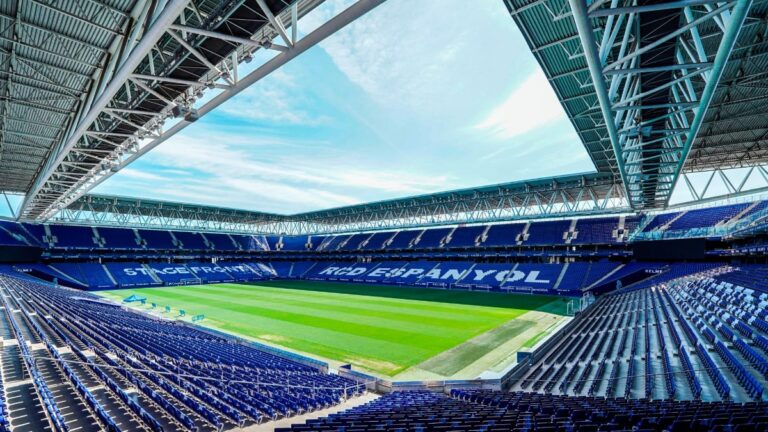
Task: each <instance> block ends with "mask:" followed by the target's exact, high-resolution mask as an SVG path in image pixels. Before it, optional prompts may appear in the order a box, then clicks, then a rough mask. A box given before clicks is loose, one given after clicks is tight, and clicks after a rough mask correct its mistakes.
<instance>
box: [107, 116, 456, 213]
mask: <svg viewBox="0 0 768 432" xmlns="http://www.w3.org/2000/svg"><path fill="white" fill-rule="evenodd" d="M212 136H215V137H216V139H215V140H212V139H209V138H205V137H212ZM263 141H265V142H262V140H261V138H259V137H251V136H248V134H247V133H245V134H243V133H240V134H227V133H222V132H221V131H218V132H214V131H211V130H206V129H205V128H202V130H201V129H197V130H195V132H194V133H182V134H181V135H179V136H177V137H174V138H173V139H171V140H169V141H167V142H165V143H163V145H161V146H158V147H157V148H156V149H154V150H153V151H152V152H151V153H150V154H149V155H147V156H146V158H145V159H144V160H143V161H142V162H147V163H148V164H150V166H145V167H144V169H141V170H140V169H137V168H135V167H132V168H126V169H124V170H122V171H121V172H120V173H118V174H116V175H115V176H114V180H113V181H110V182H106V183H105V188H106V189H117V192H118V193H121V194H126V193H127V194H130V195H137V194H138V195H143V196H147V193H149V194H150V195H151V196H148V197H152V198H160V199H167V200H175V201H188V202H206V203H210V204H213V205H220V206H228V207H238V208H252V209H255V210H263V211H267V210H269V211H276V212H283V213H292V212H295V211H307V210H316V209H319V208H329V207H338V206H344V205H350V204H358V203H361V202H365V201H370V200H371V199H378V198H380V197H381V196H382V195H383V196H386V197H399V196H404V195H414V194H422V193H427V192H432V191H437V190H441V189H444V188H446V187H450V186H452V184H451V183H450V182H449V179H448V178H447V177H446V176H432V175H428V174H419V173H412V172H403V171H388V170H385V169H381V167H379V166H378V164H377V161H375V160H364V159H362V160H361V159H360V158H356V157H354V156H349V157H337V156H338V154H336V153H335V152H333V151H328V152H326V151H325V149H316V150H315V151H313V150H312V147H313V145H312V144H313V143H311V142H304V143H302V144H303V145H302V150H301V151H298V152H289V153H286V152H284V151H283V152H280V151H279V150H280V149H283V144H287V143H290V141H287V140H286V141H283V140H281V139H279V138H268V139H265V140H263ZM294 145H295V143H294ZM271 150H274V151H275V154H272V153H270V151H271Z"/></svg>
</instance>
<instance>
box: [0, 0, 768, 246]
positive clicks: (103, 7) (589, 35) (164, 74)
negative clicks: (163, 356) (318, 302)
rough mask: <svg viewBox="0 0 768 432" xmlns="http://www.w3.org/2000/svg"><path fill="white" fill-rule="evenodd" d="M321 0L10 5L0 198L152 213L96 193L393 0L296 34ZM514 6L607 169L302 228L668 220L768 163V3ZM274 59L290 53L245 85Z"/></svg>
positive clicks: (371, 2)
mask: <svg viewBox="0 0 768 432" xmlns="http://www.w3.org/2000/svg"><path fill="white" fill-rule="evenodd" d="M322 2H323V0H296V1H288V0H237V1H231V2H221V1H218V0H167V1H160V2H140V1H129V0H110V1H96V0H81V1H78V2H52V1H49V0H29V1H24V2H21V1H13V2H2V4H1V5H0V26H1V27H0V91H2V96H0V98H1V99H2V100H1V101H0V102H2V104H0V146H1V147H0V172H2V176H0V190H2V191H5V192H18V193H23V194H25V195H26V196H25V200H24V202H23V204H22V209H21V214H20V215H19V217H20V218H21V219H26V220H35V219H36V220H46V219H48V218H50V217H52V216H53V215H55V214H56V213H57V212H59V211H60V210H62V209H66V208H67V206H71V208H70V211H69V213H67V215H65V216H63V217H62V218H60V219H65V220H66V219H68V218H69V219H71V218H72V217H71V215H72V214H73V213H75V212H76V211H78V210H77V209H78V208H80V209H81V210H82V209H83V207H82V205H84V204H87V205H89V206H93V205H94V204H95V203H98V202H101V201H99V200H100V199H111V200H112V202H113V204H112V205H111V208H112V209H118V208H121V207H125V208H129V207H132V208H134V209H135V208H142V209H147V208H148V207H147V206H149V205H150V203H152V201H146V200H131V199H126V198H115V197H110V198H105V197H98V196H97V197H93V196H91V197H90V198H83V197H84V196H86V195H85V194H86V193H87V192H88V191H89V190H90V189H92V188H93V187H94V186H96V185H98V184H99V183H100V182H102V181H103V180H104V179H106V178H108V177H109V176H111V175H112V174H113V173H114V172H117V171H119V169H121V168H123V167H125V166H127V165H128V164H130V163H131V162H133V161H134V160H136V159H138V158H139V157H141V156H142V155H143V154H145V153H146V152H148V151H150V150H151V149H152V148H154V147H155V146H157V145H159V144H160V143H162V142H163V141H164V140H166V139H168V138H169V137H170V136H172V135H174V134H175V133H177V132H178V131H180V130H182V129H183V128H184V127H185V126H186V125H188V124H191V122H193V121H194V120H195V118H196V116H197V115H205V114H206V113H207V112H209V111H211V110H213V109H215V108H216V107H217V106H218V105H220V104H221V103H223V102H224V101H226V100H227V99H229V98H230V97H232V96H233V95H235V94H237V93H238V92H240V91H242V90H243V89H245V88H247V87H248V86H249V85H251V84H253V83H254V82H256V81H258V80H259V79H261V78H262V77H264V76H266V75H267V74H269V73H270V72H272V71H274V70H276V69H277V68H279V67H280V66H282V65H283V64H285V63H286V62H288V61H290V60H291V59H292V58H295V57H296V56H297V55H299V54H301V53H302V52H304V51H306V50H307V49H309V48H311V47H312V46H314V45H315V44H317V43H318V42H320V41H321V40H323V39H324V38H325V37H327V36H329V35H331V34H333V33H334V32H336V31H338V30H339V29H340V28H342V27H344V26H345V25H347V24H348V23H350V22H352V21H354V20H355V19H357V18H359V17H360V16H362V15H363V14H365V13H367V12H368V11H370V10H371V9H373V8H375V7H376V6H377V5H379V4H381V3H382V2H383V0H358V1H357V2H356V3H354V4H353V5H352V6H351V7H350V8H348V9H347V10H344V11H342V12H340V13H339V14H338V15H336V16H334V17H332V18H331V19H329V20H328V21H327V22H325V23H323V24H321V25H320V27H318V28H317V29H316V30H313V31H311V32H309V33H307V34H306V35H303V37H301V38H299V37H298V32H297V24H298V23H299V19H300V18H301V17H303V16H304V15H306V14H307V13H308V12H309V11H311V10H313V9H314V8H315V7H316V6H317V5H319V4H320V3H322ZM505 2H506V4H507V6H508V8H509V10H510V12H511V14H512V17H513V18H514V20H515V21H516V22H517V24H518V26H519V27H520V29H521V31H522V33H523V35H524V36H525V38H526V40H527V41H528V44H529V46H530V48H531V50H532V52H533V53H534V55H535V56H536V58H537V60H538V61H539V63H540V64H541V66H542V68H543V69H544V72H545V73H546V75H547V77H548V78H549V80H550V82H551V84H552V86H553V88H554V89H555V91H556V93H557V95H558V97H559V98H560V100H561V103H562V104H563V107H564V108H565V110H566V112H567V114H568V115H569V116H570V118H571V121H572V123H573V125H574V127H575V128H576V130H577V132H578V134H579V136H580V137H581V139H582V141H583V142H584V145H585V146H586V148H587V150H588V152H589V154H590V156H591V158H592V160H593V162H594V164H595V166H596V168H597V170H598V173H596V174H585V175H575V176H565V177H558V178H552V179H540V180H532V181H528V182H515V183H510V184H505V185H494V186H487V187H481V188H473V189H466V190H462V191H452V192H444V193H438V194H432V195H425V196H419V197H409V198H403V199H399V200H390V201H383V202H376V203H369V204H363V205H356V206H349V207H343V208H337V209H330V210H321V211H315V212H309V213H304V214H302V215H300V216H301V218H300V219H301V221H302V222H301V223H302V224H304V225H303V228H302V229H304V230H307V231H322V230H329V231H330V230H334V231H336V230H343V229H349V228H350V227H357V228H375V227H384V226H395V225H398V226H399V225H408V224H428V223H453V222H472V221H481V220H491V219H507V218H516V217H534V216H535V215H539V214H543V215H550V214H553V213H552V209H554V208H557V210H556V212H560V211H561V209H565V210H562V212H561V213H559V214H566V213H568V212H571V213H578V212H582V211H585V212H593V211H595V209H599V208H600V206H601V205H602V204H598V205H597V206H595V205H594V203H596V202H598V201H599V200H604V199H605V198H606V197H609V198H610V200H611V202H612V203H613V204H614V205H616V208H625V207H626V202H627V201H626V200H625V199H628V202H629V204H630V205H631V206H632V207H633V208H634V209H636V210H640V209H655V208H663V207H666V206H667V205H668V204H669V198H670V195H671V191H672V188H673V186H674V185H675V184H676V183H677V182H678V178H679V176H680V174H681V173H687V172H695V171H705V170H713V169H721V168H728V167H742V166H754V165H758V164H763V163H765V162H768V150H766V149H765V145H766V144H767V143H768V112H766V111H768V103H766V102H767V101H768V85H766V82H768V75H767V73H766V70H768V41H766V38H768V18H767V13H768V0H757V1H755V0H731V1H727V2H719V3H718V2H715V1H710V0H679V1H667V2H657V1H650V0H648V1H641V2H639V3H636V2H630V1H629V0H616V1H612V2H607V1H606V0H597V1H595V2H589V3H586V2H581V1H579V0H505ZM583 47H588V49H587V50H584V49H583ZM267 49H268V50H272V51H275V52H277V53H278V54H277V55H276V56H275V57H274V58H272V59H271V60H269V61H267V62H266V63H265V64H263V65H260V66H259V67H257V68H256V69H255V70H253V71H252V72H250V73H249V74H248V75H247V76H239V75H240V74H239V73H238V72H239V70H238V68H239V65H240V64H241V63H242V62H243V61H248V60H249V59H250V58H252V56H253V53H254V52H255V51H256V50H267ZM208 92H211V94H212V98H210V99H206V98H203V95H204V94H207V93H208ZM193 108H197V112H195V111H194V110H193ZM166 122H167V123H168V125H166ZM617 155H618V156H617ZM126 200H127V201H126ZM523 200H527V201H523ZM579 200H581V201H580V204H579V205H573V203H574V202H576V201H579ZM622 200H625V201H622ZM619 201H622V202H623V204H616V203H617V202H619ZM129 202H132V204H130V205H129V204H126V203H129ZM154 202H155V203H159V202H158V201H154ZM72 203H75V204H72ZM184 206H185V207H184V208H189V206H188V205H184ZM192 207H194V208H197V209H206V210H205V211H203V212H204V213H207V214H213V213H215V211H214V208H212V207H206V206H192ZM536 207H538V210H536ZM91 208H93V207H91ZM605 208H608V206H605ZM208 210H210V211H208ZM115 211H116V214H121V211H120V210H115ZM216 211H218V210H216ZM243 214H250V215H251V216H254V217H255V215H260V216H259V217H265V218H267V219H268V218H270V217H274V216H277V218H278V219H280V222H279V223H283V222H284V221H286V220H289V221H291V222H292V223H293V222H296V221H297V220H299V218H298V216H299V215H292V216H278V215H269V214H267V213H258V212H244V213H243ZM457 215H462V216H457ZM286 218H289V219H286ZM334 224H335V225H337V226H332V225H334Z"/></svg>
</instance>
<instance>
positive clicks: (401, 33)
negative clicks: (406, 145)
mask: <svg viewBox="0 0 768 432" xmlns="http://www.w3.org/2000/svg"><path fill="white" fill-rule="evenodd" d="M327 3H328V5H327V6H326V5H324V6H325V9H324V10H323V12H324V13H323V14H322V15H324V18H327V17H328V16H331V15H332V14H336V13H338V12H339V11H341V10H343V9H344V8H345V7H346V6H347V4H348V3H349V2H347V1H343V0H338V1H335V2H327ZM413 6H414V5H413V4H412V3H411V2H410V1H399V2H397V1H395V2H387V3H385V4H383V5H382V6H379V7H377V8H376V9H375V10H373V11H372V12H370V13H369V14H368V15H366V16H364V17H363V18H361V19H359V20H357V21H355V22H353V23H351V24H349V25H348V26H347V27H345V28H344V29H342V30H340V31H339V32H337V33H336V34H334V35H333V36H331V37H329V38H328V39H326V40H325V41H323V42H322V43H321V44H320V46H321V47H322V48H323V49H324V50H325V51H326V52H327V53H328V55H329V56H330V57H331V59H332V60H333V62H334V64H335V65H336V67H338V69H339V70H340V71H341V72H342V73H344V74H345V75H346V76H347V78H348V79H349V80H350V81H351V82H352V83H354V84H356V85H357V86H359V87H360V88H362V89H363V90H364V91H366V92H367V93H368V94H370V95H371V97H372V98H373V100H375V101H376V102H378V103H380V104H382V105H384V106H390V107H392V106H395V107H405V108H407V109H409V110H410V111H412V112H414V113H419V114H428V113H429V110H427V109H425V108H426V107H432V108H439V107H440V104H441V103H442V102H441V101H443V100H445V96H446V94H447V93H451V92H453V91H458V90H455V89H452V76H453V75H452V74H451V73H450V71H451V70H452V69H453V68H454V66H455V65H456V64H457V63H458V62H461V61H463V59H462V58H461V56H460V55H459V54H460V52H461V50H462V48H466V45H467V44H468V41H467V37H466V36H467V35H468V34H469V32H470V31H471V30H470V29H468V28H467V27H466V26H465V25H464V23H463V20H462V19H461V18H460V16H461V14H462V11H461V8H462V6H463V5H462V4H461V3H455V2H454V3H451V6H450V7H446V3H445V2H444V1H438V0H420V1H419V4H418V7H413ZM473 6H474V5H466V7H473ZM425 23H429V24H428V25H426V24H425ZM431 28H439V29H440V30H439V31H431V30H430V29H431Z"/></svg>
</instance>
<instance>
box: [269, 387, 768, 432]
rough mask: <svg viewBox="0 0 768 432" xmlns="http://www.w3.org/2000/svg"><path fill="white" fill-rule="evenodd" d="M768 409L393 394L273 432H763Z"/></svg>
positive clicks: (488, 394)
mask: <svg viewBox="0 0 768 432" xmlns="http://www.w3.org/2000/svg"><path fill="white" fill-rule="evenodd" d="M767 409H768V404H767V403H765V402H759V403H758V402H753V403H746V404H736V403H730V402H717V403H705V402H698V401H689V402H668V401H648V400H628V399H604V398H596V397H587V396H582V397H567V396H557V395H547V394H536V393H524V392H511V393H505V392H500V391H489V390H452V391H451V393H450V395H445V394H441V393H432V392H425V391H419V392H404V391H401V392H394V393H390V394H388V395H386V396H382V397H381V398H379V399H376V400H374V401H371V402H368V403H366V404H364V405H361V406H358V407H355V408H352V409H349V410H347V411H343V412H341V413H338V414H332V415H330V416H328V417H323V418H320V419H315V420H309V421H307V422H306V423H305V424H296V425H293V426H292V427H291V428H282V429H276V430H277V431H297V432H298V431H511V430H519V431H524V430H526V431H527V430H532V431H561V430H562V431H661V430H665V431H670V432H677V431H691V430H710V431H738V432H749V431H761V430H765V429H766V428H768V411H766V410H767Z"/></svg>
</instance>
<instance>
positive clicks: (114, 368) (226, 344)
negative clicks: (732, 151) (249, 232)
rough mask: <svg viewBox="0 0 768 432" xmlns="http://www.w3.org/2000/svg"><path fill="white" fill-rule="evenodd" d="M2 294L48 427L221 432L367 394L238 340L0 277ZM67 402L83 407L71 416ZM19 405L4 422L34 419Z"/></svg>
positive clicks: (24, 280) (9, 276)
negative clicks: (44, 412)
mask: <svg viewBox="0 0 768 432" xmlns="http://www.w3.org/2000/svg"><path fill="white" fill-rule="evenodd" d="M0 294H1V295H0V297H2V301H3V306H4V308H3V310H4V311H14V312H13V313H11V314H7V313H6V315H5V316H8V317H10V322H11V325H12V336H13V338H15V339H16V340H17V341H18V344H15V345H14V346H18V347H19V348H20V350H21V353H20V355H19V357H20V358H22V359H24V362H25V368H26V369H27V370H28V371H29V376H30V377H31V379H32V383H33V384H34V389H35V392H36V393H37V395H38V397H39V398H40V400H41V401H43V402H44V405H45V407H44V409H45V411H46V416H42V417H38V418H37V419H36V420H35V421H37V422H48V423H50V424H49V426H48V427H50V428H51V429H53V430H57V431H66V430H86V431H90V430H109V431H118V430H152V431H163V430H189V431H193V430H206V431H213V430H217V431H220V430H223V429H230V428H233V427H245V426H247V425H249V424H255V423H260V422H263V421H267V420H273V419H278V418H281V417H285V416H292V415H297V414H301V413H305V412H309V411H313V410H316V409H321V408H326V407H329V406H332V405H335V404H337V403H339V402H340V401H341V400H343V399H344V398H346V397H350V396H353V395H356V394H360V393H361V392H363V391H364V389H363V387H362V386H360V385H359V384H356V383H354V382H352V381H349V380H347V379H345V378H342V377H339V376H337V375H330V374H327V373H325V372H323V371H321V370H318V369H316V368H315V367H313V366H309V365H305V364H302V363H297V362H295V361H293V360H289V359H288V358H284V357H281V356H278V355H276V354H274V353H273V352H266V351H262V350H259V349H258V348H256V347H253V346H251V345H249V344H246V343H243V342H242V341H238V340H234V339H226V338H223V337H220V336H214V335H212V334H209V333H205V332H202V331H200V330H198V329H197V328H195V327H192V326H188V325H179V324H177V323H175V322H171V321H165V320H162V319H156V318H150V317H147V316H145V315H142V314H139V313H136V312H132V311H128V310H124V309H122V308H120V307H116V306H110V305H107V304H104V303H102V302H97V301H94V300H96V298H91V297H90V294H87V293H85V294H84V293H81V292H76V291H72V290H68V289H65V288H58V287H54V286H51V285H46V284H44V283H40V282H38V281H36V280H34V279H32V278H29V277H28V276H25V275H16V274H0ZM27 340H29V341H30V344H28V343H26V341H27ZM41 346H42V348H40V347H41ZM32 350H37V351H36V352H34V353H33V352H31V351H32ZM40 350H45V351H46V353H47V354H45V355H44V354H42V352H40ZM46 357H50V358H51V359H53V361H47V360H42V359H45V358H46ZM43 367H45V371H44V373H43V371H42V368H43ZM38 368H41V370H40V371H39V370H38ZM54 370H55V371H57V373H56V374H54V373H53V371H54ZM0 376H4V377H7V376H8V375H6V374H0ZM65 384H66V385H65ZM70 400H71V401H77V400H81V401H82V402H84V404H81V405H77V407H78V408H77V410H75V409H74V408H73V407H74V405H70V403H69V401H70ZM73 403H74V402H73ZM0 408H2V405H0ZM23 408H24V407H12V408H11V410H10V412H9V413H8V417H10V418H11V419H15V418H22V417H24V416H25V413H26V415H32V414H33V413H30V412H27V410H24V409H23ZM65 408H66V409H65ZM0 414H3V418H6V417H5V411H0ZM0 420H1V419H0ZM0 426H2V422H0Z"/></svg>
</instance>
